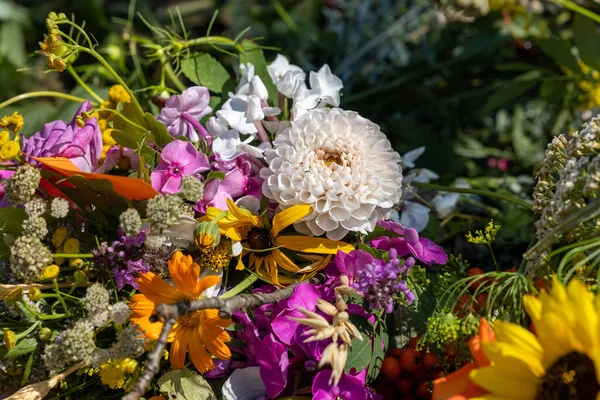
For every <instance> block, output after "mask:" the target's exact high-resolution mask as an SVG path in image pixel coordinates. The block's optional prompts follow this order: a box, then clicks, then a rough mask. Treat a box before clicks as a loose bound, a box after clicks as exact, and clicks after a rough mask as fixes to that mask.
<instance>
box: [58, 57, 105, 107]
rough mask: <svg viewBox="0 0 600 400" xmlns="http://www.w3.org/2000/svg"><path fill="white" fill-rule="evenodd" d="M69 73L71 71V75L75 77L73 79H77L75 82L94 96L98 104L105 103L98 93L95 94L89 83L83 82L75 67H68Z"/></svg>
mask: <svg viewBox="0 0 600 400" xmlns="http://www.w3.org/2000/svg"><path fill="white" fill-rule="evenodd" d="M67 71H69V73H70V74H71V76H72V77H73V79H75V81H76V82H77V83H78V84H79V86H81V87H82V88H83V90H85V91H86V92H87V93H88V94H89V95H90V96H92V97H93V98H94V99H96V101H97V102H98V104H102V102H103V101H104V99H102V97H100V96H98V94H97V93H96V92H94V91H93V90H92V89H91V88H90V87H89V86H88V85H87V83H85V82H84V81H83V79H81V77H80V76H79V74H77V72H75V70H74V69H73V66H71V65H68V66H67Z"/></svg>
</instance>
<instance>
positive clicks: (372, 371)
mask: <svg viewBox="0 0 600 400" xmlns="http://www.w3.org/2000/svg"><path fill="white" fill-rule="evenodd" d="M386 335H387V333H386ZM382 342H383V339H382V337H381V336H380V335H375V337H374V338H373V352H372V354H371V360H370V361H369V371H368V372H367V383H371V382H373V381H374V380H375V379H376V378H377V376H379V372H381V363H383V359H384V358H385V350H384V349H385V347H387V343H384V347H383V348H382V346H381V343H382Z"/></svg>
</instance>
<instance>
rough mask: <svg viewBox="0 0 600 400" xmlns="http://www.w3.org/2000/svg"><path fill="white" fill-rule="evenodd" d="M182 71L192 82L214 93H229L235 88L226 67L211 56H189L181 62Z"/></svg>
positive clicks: (197, 54) (201, 54) (196, 54)
mask: <svg viewBox="0 0 600 400" xmlns="http://www.w3.org/2000/svg"><path fill="white" fill-rule="evenodd" d="M181 71H182V72H183V74H184V75H185V76H186V77H187V78H188V79H189V80H190V81H192V82H194V83H195V84H196V85H200V86H205V87H206V88H208V90H210V91H211V92H213V93H219V94H220V93H227V92H228V91H229V90H231V89H233V86H234V85H233V81H232V80H231V77H230V76H229V73H228V72H227V70H226V69H225V67H223V65H222V64H221V63H220V62H219V61H217V60H215V59H214V58H213V57H212V56H211V55H210V54H205V53H193V54H189V55H187V56H186V57H184V59H183V60H181Z"/></svg>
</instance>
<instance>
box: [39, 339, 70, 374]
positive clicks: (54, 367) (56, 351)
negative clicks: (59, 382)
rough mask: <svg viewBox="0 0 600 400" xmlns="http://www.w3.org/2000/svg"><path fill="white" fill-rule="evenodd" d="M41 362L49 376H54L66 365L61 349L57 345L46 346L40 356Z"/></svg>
mask: <svg viewBox="0 0 600 400" xmlns="http://www.w3.org/2000/svg"><path fill="white" fill-rule="evenodd" d="M42 360H43V361H44V365H45V366H46V369H47V370H48V371H49V372H50V375H55V374H57V373H59V372H60V371H62V370H63V369H64V367H65V365H66V364H67V360H65V357H64V354H63V352H62V348H61V347H60V345H58V344H48V345H46V348H45V349H44V354H42Z"/></svg>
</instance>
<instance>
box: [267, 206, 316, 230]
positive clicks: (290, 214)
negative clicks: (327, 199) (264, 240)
mask: <svg viewBox="0 0 600 400" xmlns="http://www.w3.org/2000/svg"><path fill="white" fill-rule="evenodd" d="M311 211H312V206H310V205H308V204H298V205H295V206H291V207H290V208H286V209H285V210H283V211H280V212H278V213H277V214H275V216H274V217H273V227H272V228H271V236H273V237H275V236H277V235H279V232H281V231H282V230H284V229H285V228H287V227H288V226H290V225H291V224H293V223H295V222H298V221H299V220H301V219H302V218H304V217H306V216H307V215H308V214H310V212H311Z"/></svg>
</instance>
